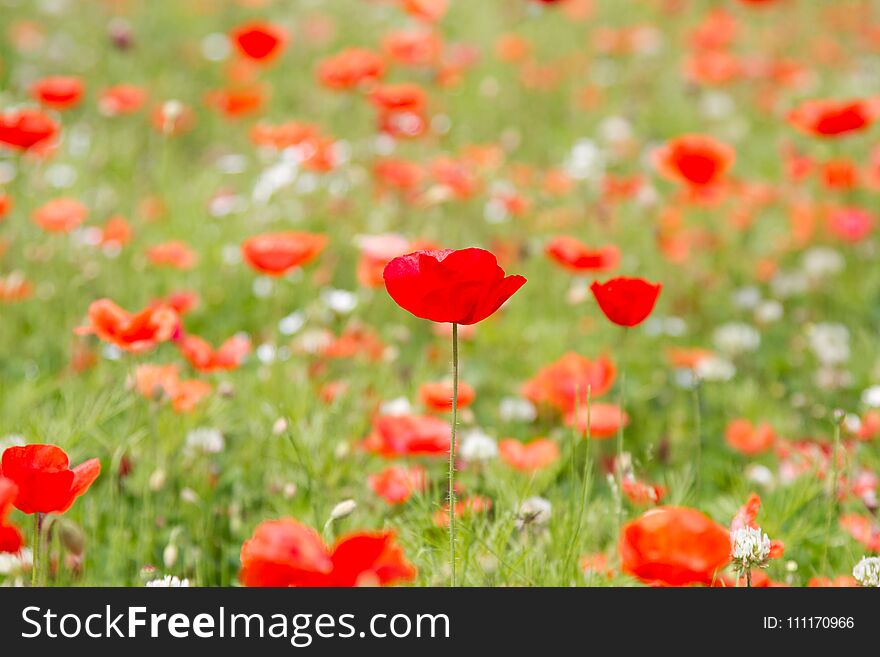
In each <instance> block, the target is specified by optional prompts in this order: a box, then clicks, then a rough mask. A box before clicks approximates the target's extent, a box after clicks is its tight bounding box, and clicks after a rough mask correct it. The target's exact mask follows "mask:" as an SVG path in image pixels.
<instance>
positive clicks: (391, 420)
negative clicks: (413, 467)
mask: <svg viewBox="0 0 880 657" xmlns="http://www.w3.org/2000/svg"><path fill="white" fill-rule="evenodd" d="M451 435H452V434H451V430H450V428H449V424H448V423H446V422H444V421H443V420H441V419H440V418H436V417H430V416H416V415H380V416H378V417H377V418H376V419H374V420H373V429H372V431H371V432H370V435H368V436H367V437H366V438H365V439H364V442H363V448H364V449H365V450H366V451H368V452H372V453H374V454H378V455H379V456H384V457H386V458H393V457H396V456H443V455H445V454H449V442H450V438H451Z"/></svg>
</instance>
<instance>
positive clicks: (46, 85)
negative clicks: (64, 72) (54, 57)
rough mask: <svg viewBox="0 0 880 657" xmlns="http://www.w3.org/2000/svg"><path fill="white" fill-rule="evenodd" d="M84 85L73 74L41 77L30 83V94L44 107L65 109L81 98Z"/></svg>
mask: <svg viewBox="0 0 880 657" xmlns="http://www.w3.org/2000/svg"><path fill="white" fill-rule="evenodd" d="M84 90H85V86H84V85H83V81H82V79H81V78H78V77H75V76H55V77H48V78H41V79H39V80H37V81H36V82H34V83H33V85H31V96H33V97H34V98H35V99H36V100H38V101H40V102H41V103H42V104H43V105H45V106H46V107H51V108H53V109H57V110H65V109H69V108H71V107H74V106H75V105H76V104H77V103H79V101H80V100H81V99H82V96H83V92H84Z"/></svg>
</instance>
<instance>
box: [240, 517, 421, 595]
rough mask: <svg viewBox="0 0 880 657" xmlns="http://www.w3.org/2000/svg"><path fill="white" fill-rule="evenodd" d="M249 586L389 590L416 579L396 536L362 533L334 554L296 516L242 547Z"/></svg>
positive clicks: (266, 525) (267, 525) (267, 527)
mask: <svg viewBox="0 0 880 657" xmlns="http://www.w3.org/2000/svg"><path fill="white" fill-rule="evenodd" d="M241 565H242V569H241V574H240V579H241V582H242V583H243V584H244V585H245V586H335V587H351V586H385V585H388V584H393V583H395V582H401V581H411V580H413V579H415V576H416V570H415V568H414V567H413V566H412V564H410V563H409V562H407V561H406V558H405V557H404V554H403V550H402V549H401V548H400V546H398V545H397V544H396V543H395V542H394V534H393V532H357V533H354V534H349V535H348V536H345V537H343V538H342V539H340V540H339V541H338V542H337V543H336V545H335V546H334V547H333V549H332V550H328V549H327V547H326V546H325V545H324V543H323V541H322V540H321V538H320V537H319V536H318V534H317V532H315V530H313V529H312V528H310V527H307V526H305V525H303V524H301V523H299V522H297V521H296V520H293V519H292V518H285V519H283V520H271V521H266V522H263V523H261V524H260V525H259V526H258V527H257V528H256V530H255V531H254V534H253V536H252V537H251V538H249V539H248V540H247V541H245V542H244V545H242V548H241Z"/></svg>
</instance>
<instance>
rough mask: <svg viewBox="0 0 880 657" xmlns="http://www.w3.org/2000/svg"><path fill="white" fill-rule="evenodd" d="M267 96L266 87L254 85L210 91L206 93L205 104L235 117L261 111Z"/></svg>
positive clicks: (232, 117) (226, 115) (231, 117)
mask: <svg viewBox="0 0 880 657" xmlns="http://www.w3.org/2000/svg"><path fill="white" fill-rule="evenodd" d="M267 98H268V93H267V92H266V90H265V88H263V87H261V86H258V85H252V86H247V87H240V88H239V87H234V88H230V89H215V90H213V91H209V92H207V93H206V94H205V104H206V105H207V106H208V107H211V108H213V109H215V110H217V111H218V112H220V113H221V114H222V115H223V116H225V117H227V118H230V119H235V118H238V117H241V116H247V115H249V114H254V113H256V112H259V111H260V110H261V109H262V108H263V106H264V105H265V104H266V99H267Z"/></svg>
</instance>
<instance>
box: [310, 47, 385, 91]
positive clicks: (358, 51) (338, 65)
mask: <svg viewBox="0 0 880 657" xmlns="http://www.w3.org/2000/svg"><path fill="white" fill-rule="evenodd" d="M384 74H385V62H384V60H383V59H382V58H381V57H380V56H379V55H377V54H376V53H374V52H373V51H372V50H367V49H366V48H347V49H345V50H343V51H342V52H339V53H337V54H335V55H333V56H331V57H328V58H327V59H324V60H323V61H322V62H321V63H320V64H319V65H318V71H317V76H318V81H319V82H320V83H321V84H322V85H324V86H325V87H327V88H328V89H334V90H336V91H347V90H349V89H354V88H355V87H359V86H361V85H363V84H367V83H372V82H376V81H377V80H379V79H380V78H381V77H382V76H383V75H384Z"/></svg>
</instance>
